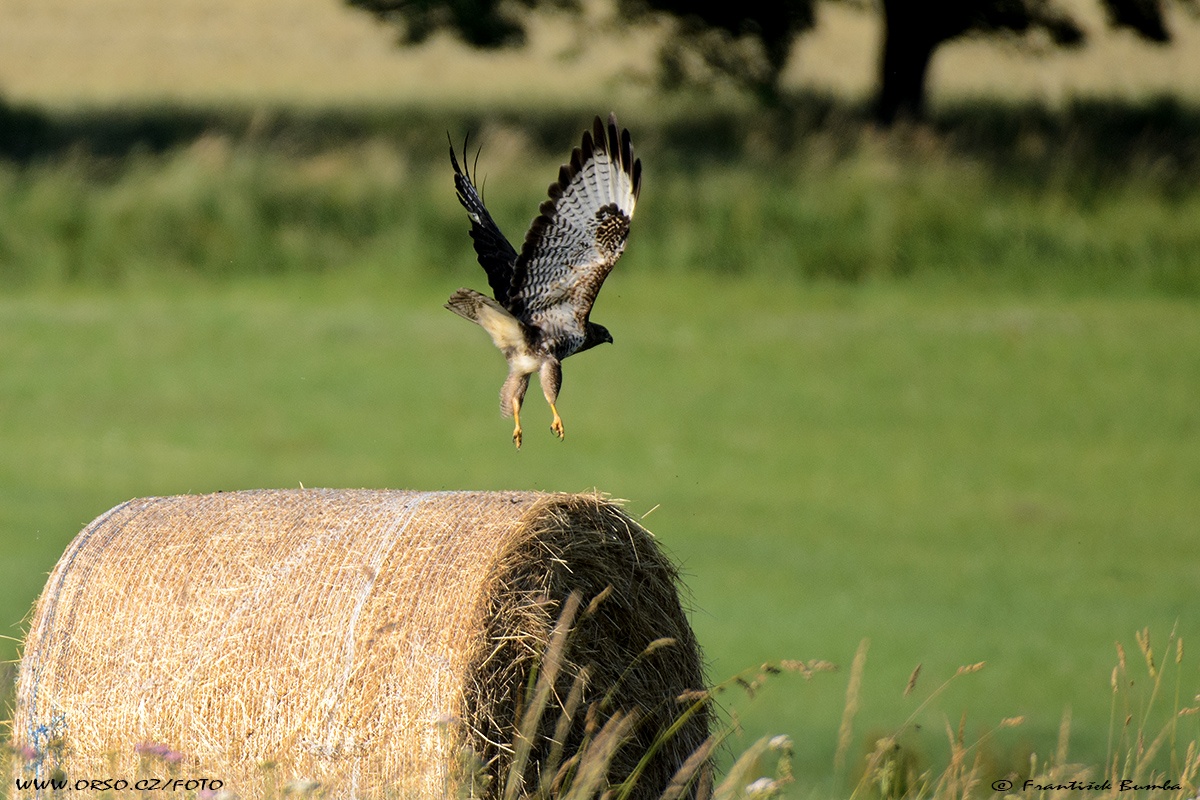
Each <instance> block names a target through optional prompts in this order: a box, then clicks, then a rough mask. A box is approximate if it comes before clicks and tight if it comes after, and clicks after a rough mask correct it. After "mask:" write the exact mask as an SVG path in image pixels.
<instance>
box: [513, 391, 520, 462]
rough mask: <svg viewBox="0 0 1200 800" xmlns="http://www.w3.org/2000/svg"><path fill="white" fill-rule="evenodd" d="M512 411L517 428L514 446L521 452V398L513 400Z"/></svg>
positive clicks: (514, 431)
mask: <svg viewBox="0 0 1200 800" xmlns="http://www.w3.org/2000/svg"><path fill="white" fill-rule="evenodd" d="M512 409H513V423H514V425H515V427H514V428H513V444H515V445H516V446H517V449H518V450H520V449H521V398H519V397H514V398H513V400H512Z"/></svg>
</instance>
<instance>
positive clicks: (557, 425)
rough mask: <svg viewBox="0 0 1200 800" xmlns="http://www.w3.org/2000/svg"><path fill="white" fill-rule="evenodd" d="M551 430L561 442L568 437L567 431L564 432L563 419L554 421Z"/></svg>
mask: <svg viewBox="0 0 1200 800" xmlns="http://www.w3.org/2000/svg"><path fill="white" fill-rule="evenodd" d="M550 430H552V431H554V434H555V435H556V436H557V437H558V438H559V440H560V441H561V440H562V439H565V438H566V436H567V432H566V431H565V430H563V424H562V420H561V419H556V420H554V422H551V423H550Z"/></svg>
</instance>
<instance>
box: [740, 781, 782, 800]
mask: <svg viewBox="0 0 1200 800" xmlns="http://www.w3.org/2000/svg"><path fill="white" fill-rule="evenodd" d="M778 788H779V784H777V783H776V782H775V781H773V780H771V779H770V778H759V779H758V780H756V781H755V782H754V783H752V784H750V785H749V786H747V787H746V796H747V797H770V796H771V795H772V794H774V793H775V790H776V789H778Z"/></svg>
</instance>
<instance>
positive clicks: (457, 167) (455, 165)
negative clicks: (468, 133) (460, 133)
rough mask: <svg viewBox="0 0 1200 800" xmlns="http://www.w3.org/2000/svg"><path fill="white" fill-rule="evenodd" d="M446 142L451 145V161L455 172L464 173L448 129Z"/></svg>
mask: <svg viewBox="0 0 1200 800" xmlns="http://www.w3.org/2000/svg"><path fill="white" fill-rule="evenodd" d="M446 142H447V143H448V144H449V145H450V163H451V165H453V167H454V174H455V175H462V170H461V169H460V168H459V166H458V157H457V156H456V155H455V154H454V140H453V139H451V138H450V131H446ZM464 146H465V143H464Z"/></svg>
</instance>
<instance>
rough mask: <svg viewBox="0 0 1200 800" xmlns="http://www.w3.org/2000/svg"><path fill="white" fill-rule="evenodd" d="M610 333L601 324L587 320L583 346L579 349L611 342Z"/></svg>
mask: <svg viewBox="0 0 1200 800" xmlns="http://www.w3.org/2000/svg"><path fill="white" fill-rule="evenodd" d="M612 340H613V338H612V334H611V333H609V332H608V328H606V327H604V326H603V325H597V324H596V323H594V322H589V323H588V324H587V328H585V329H584V339H583V347H581V348H579V349H580V350H587V349H588V348H590V347H595V346H596V345H598V344H604V343H606V342H607V343H608V344H612Z"/></svg>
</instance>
